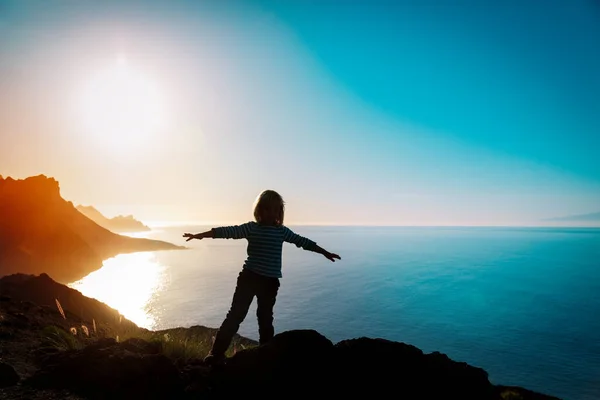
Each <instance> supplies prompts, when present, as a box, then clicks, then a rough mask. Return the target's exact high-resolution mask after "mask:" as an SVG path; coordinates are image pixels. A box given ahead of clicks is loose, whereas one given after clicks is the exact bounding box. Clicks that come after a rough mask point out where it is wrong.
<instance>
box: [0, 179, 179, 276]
mask: <svg viewBox="0 0 600 400" xmlns="http://www.w3.org/2000/svg"><path fill="white" fill-rule="evenodd" d="M183 248H184V247H183V246H176V245H174V244H172V243H168V242H163V241H158V240H151V239H144V238H133V237H129V236H122V235H118V234H116V233H113V232H111V231H109V230H107V229H105V228H103V227H101V226H100V225H98V224H97V223H95V222H94V221H92V220H91V219H89V218H87V217H86V216H85V215H83V214H82V213H81V212H79V211H77V209H76V208H75V207H74V206H73V204H72V203H71V202H67V201H66V200H64V199H63V198H62V197H61V195H60V187H59V184H58V182H57V181H56V180H54V179H52V178H47V177H46V176H44V175H39V176H34V177H29V178H26V179H22V180H21V179H19V180H15V179H12V178H10V177H9V178H6V179H4V178H2V177H0V276H3V275H10V274H14V273H25V274H35V275H37V274H41V273H47V274H48V275H50V276H52V278H53V279H55V280H57V281H58V282H62V283H68V282H72V281H75V280H78V279H80V278H82V277H84V276H85V275H87V274H89V273H90V272H92V271H94V270H97V269H98V268H100V267H101V266H102V262H103V260H106V259H108V258H110V257H114V256H115V255H117V254H122V253H132V252H138V251H155V250H175V249H183Z"/></svg>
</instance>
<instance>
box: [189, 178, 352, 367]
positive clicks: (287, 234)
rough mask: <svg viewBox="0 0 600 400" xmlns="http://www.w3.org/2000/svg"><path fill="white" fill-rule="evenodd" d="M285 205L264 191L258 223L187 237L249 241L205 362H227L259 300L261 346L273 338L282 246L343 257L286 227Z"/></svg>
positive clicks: (258, 206)
mask: <svg viewBox="0 0 600 400" xmlns="http://www.w3.org/2000/svg"><path fill="white" fill-rule="evenodd" d="M284 210H285V203H284V201H283V199H282V197H281V196H280V195H279V194H278V193H277V192H275V191H273V190H265V191H264V192H262V193H261V194H260V195H259V196H258V197H257V198H256V201H255V202H254V219H255V222H253V221H251V222H247V223H245V224H242V225H235V226H223V227H218V228H212V229H211V230H209V231H206V232H202V233H196V234H191V233H185V234H184V235H183V237H186V238H187V241H190V240H192V239H203V238H222V239H247V240H248V249H247V253H248V257H247V258H246V261H245V262H244V265H243V269H242V271H241V272H240V274H239V275H238V278H237V286H236V288H235V293H234V295H233V301H232V303H231V308H230V309H229V312H228V313H227V316H226V318H225V320H224V321H223V323H222V324H221V327H220V328H219V331H218V332H217V336H216V338H215V341H214V343H213V346H212V349H211V351H210V353H209V354H208V356H207V357H206V358H205V361H206V362H209V363H213V364H214V363H220V362H222V361H224V360H225V351H226V350H227V348H228V347H229V345H230V343H231V340H232V339H233V336H234V335H235V334H236V333H237V331H238V329H239V327H240V324H241V323H242V322H243V320H244V318H246V314H247V313H248V309H249V307H250V304H251V303H252V300H253V299H254V296H256V301H257V310H256V316H257V318H258V333H259V343H260V344H264V343H266V342H268V341H269V340H271V338H272V337H273V335H274V328H273V307H274V306H275V300H276V297H277V292H278V290H279V278H281V276H282V275H281V252H282V246H283V242H288V243H293V244H295V245H296V246H297V247H300V248H303V249H304V250H309V251H313V252H315V253H319V254H322V255H324V256H325V257H327V258H328V259H329V260H331V261H335V259H336V258H337V259H338V260H340V259H341V258H340V256H339V255H337V254H333V253H330V252H328V251H327V250H324V249H323V248H321V247H320V246H318V245H317V244H316V243H315V242H313V241H312V240H310V239H308V238H305V237H302V236H300V235H298V234H296V233H294V232H292V231H291V230H290V229H289V228H287V227H285V226H284V225H283V217H284Z"/></svg>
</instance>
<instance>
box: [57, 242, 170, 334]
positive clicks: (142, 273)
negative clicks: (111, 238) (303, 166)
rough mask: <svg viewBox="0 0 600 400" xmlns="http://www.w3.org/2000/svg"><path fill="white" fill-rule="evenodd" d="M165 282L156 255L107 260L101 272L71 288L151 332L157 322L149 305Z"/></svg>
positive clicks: (163, 271) (161, 266)
mask: <svg viewBox="0 0 600 400" xmlns="http://www.w3.org/2000/svg"><path fill="white" fill-rule="evenodd" d="M164 278H165V266H163V265H160V263H158V262H157V260H156V257H155V254H154V253H153V252H142V253H133V254H120V255H118V256H116V257H113V258H110V259H108V260H105V261H104V263H103V266H102V268H100V269H99V270H97V271H94V272H92V273H91V274H89V275H87V276H86V277H84V278H82V279H81V280H79V281H76V282H73V283H70V284H69V285H68V286H70V287H71V288H73V289H76V290H79V291H80V292H81V293H82V294H83V295H84V296H88V297H93V298H95V299H97V300H99V301H101V302H103V303H105V304H107V305H108V306H110V307H112V308H114V309H116V310H118V311H119V312H120V313H121V314H122V315H123V316H124V317H125V318H127V319H129V320H131V321H133V322H134V323H135V324H136V325H138V326H140V327H143V328H147V329H152V328H153V326H154V325H155V323H156V320H155V318H154V316H153V313H152V310H151V309H150V301H151V299H152V297H153V296H155V295H156V294H157V293H158V292H159V291H160V290H161V288H162V287H163V285H164V282H165V279H164Z"/></svg>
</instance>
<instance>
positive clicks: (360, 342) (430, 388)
mask: <svg viewBox="0 0 600 400" xmlns="http://www.w3.org/2000/svg"><path fill="white" fill-rule="evenodd" d="M333 371H334V374H333V375H334V377H332V379H333V380H334V381H335V383H333V384H332V386H333V387H334V391H335V393H338V394H343V395H350V394H362V395H368V396H381V395H384V394H385V393H390V392H392V393H398V394H399V395H401V397H403V398H406V399H426V398H453V397H456V398H461V399H480V400H483V399H492V398H495V394H494V391H493V386H492V385H491V383H490V382H489V380H488V377H487V373H486V372H485V371H484V370H482V369H480V368H476V367H472V366H469V365H468V364H466V363H459V362H455V361H452V360H450V359H449V358H448V357H447V356H445V355H443V354H440V353H431V354H424V353H423V352H422V351H421V350H419V349H418V348H416V347H414V346H411V345H408V344H405V343H401V342H393V341H389V340H385V339H371V338H364V337H363V338H358V339H349V340H343V341H341V342H339V343H337V344H336V345H335V365H334V367H333Z"/></svg>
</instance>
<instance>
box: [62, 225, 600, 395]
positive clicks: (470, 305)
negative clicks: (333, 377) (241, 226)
mask: <svg viewBox="0 0 600 400" xmlns="http://www.w3.org/2000/svg"><path fill="white" fill-rule="evenodd" d="M289 227H290V228H291V229H292V230H293V231H294V232H296V233H298V234H300V235H302V236H306V237H308V238H310V239H312V240H314V241H316V242H317V243H318V244H319V245H321V247H324V248H325V249H327V250H329V251H331V252H334V253H337V254H339V255H340V256H341V260H336V261H335V262H331V261H329V260H327V259H326V258H325V257H323V256H322V255H319V254H316V253H312V252H309V251H305V250H302V249H300V248H297V247H296V246H295V245H293V244H289V243H285V244H284V247H283V278H282V279H281V287H280V290H279V294H278V297H277V302H276V305H275V321H274V323H275V329H276V332H282V331H286V330H290V329H315V330H317V331H318V332H320V333H321V334H323V335H325V336H326V337H327V338H329V339H330V340H331V341H332V342H334V343H336V342H338V341H340V340H343V339H351V338H357V337H363V336H365V337H372V338H385V339H389V340H394V341H399V342H404V343H408V344H411V345H414V346H416V347H418V348H420V349H421V350H423V351H424V352H426V353H429V352H433V351H439V352H441V353H445V354H446V355H448V356H449V357H450V358H451V359H453V360H455V361H463V362H467V363H469V364H470V365H473V366H476V367H481V368H483V369H485V370H486V371H487V372H488V374H489V379H490V381H491V382H492V383H494V384H503V385H517V386H522V387H525V388H527V389H530V390H534V391H538V392H541V393H545V394H549V395H553V396H556V397H559V398H561V399H565V400H592V399H600V229H598V228H523V227H514V228H513V227H349V226H339V227H334V226H289ZM209 228H211V227H210V226H191V225H190V226H170V227H156V228H153V229H152V230H151V231H149V232H144V233H141V234H138V233H136V234H131V236H138V237H148V238H152V239H160V240H166V241H169V242H172V243H175V244H180V245H185V246H187V247H188V249H186V250H171V251H157V252H143V253H134V254H123V255H118V256H116V257H114V258H111V259H108V260H106V261H105V262H104V265H103V267H102V268H101V269H99V270H97V271H95V272H92V273H91V274H89V275H88V276H86V277H84V278H83V279H81V280H80V281H77V282H73V283H71V284H70V286H71V287H73V288H76V289H77V290H79V291H81V292H82V293H83V294H84V295H87V296H90V297H94V298H97V299H98V300H100V301H102V302H105V303H106V304H108V305H109V306H111V307H113V308H116V309H117V310H119V311H120V312H121V313H122V314H123V316H124V317H126V318H128V319H131V320H132V321H134V322H135V323H137V324H138V325H140V326H143V327H146V328H148V329H153V330H160V329H166V328H173V327H180V326H182V327H189V326H192V325H204V326H210V327H215V328H217V327H218V326H219V325H220V324H221V322H222V320H223V318H224V317H225V314H226V313H227V311H228V309H229V307H230V304H231V298H232V295H233V291H234V289H235V283H236V279H237V275H238V273H239V272H240V271H241V268H242V264H243V262H244V259H245V257H246V244H247V242H246V241H245V240H232V239H204V240H193V241H190V242H186V241H185V239H184V238H183V237H182V235H183V233H185V232H192V233H195V232H201V231H204V230H207V229H209ZM255 312H256V302H253V304H252V306H251V308H250V311H249V312H248V316H247V317H246V319H245V320H244V322H243V323H242V325H241V326H240V330H239V333H240V334H241V335H242V336H246V337H248V338H252V339H258V327H257V322H256V316H255Z"/></svg>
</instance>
